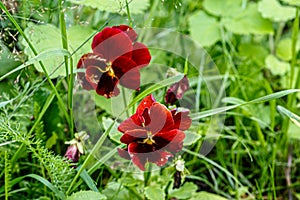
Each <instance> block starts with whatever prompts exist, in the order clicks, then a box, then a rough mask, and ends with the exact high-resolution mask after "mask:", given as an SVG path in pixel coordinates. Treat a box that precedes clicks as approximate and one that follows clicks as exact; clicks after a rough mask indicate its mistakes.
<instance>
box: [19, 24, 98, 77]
mask: <svg viewBox="0 0 300 200" xmlns="http://www.w3.org/2000/svg"><path fill="white" fill-rule="evenodd" d="M24 32H25V34H26V35H27V37H28V38H29V40H30V41H31V42H32V44H33V46H34V47H35V49H36V50H37V52H38V54H40V53H42V52H45V51H50V50H53V49H62V44H61V34H60V30H59V29H58V28H57V27H55V26H53V25H51V24H43V25H33V24H29V26H28V27H27V28H26V29H25V31H24ZM92 33H93V30H92V29H91V28H89V27H82V26H73V27H71V28H69V29H68V30H67V34H68V40H69V46H70V47H69V49H70V50H73V49H75V48H76V47H78V46H80V45H79V44H82V43H84V42H85V39H86V38H88V37H89V36H90V35H91V34H92ZM22 44H23V45H24V46H25V49H24V52H25V54H26V55H27V56H28V57H29V59H31V58H34V57H35V56H34V54H33V52H32V51H31V49H30V48H29V46H28V44H27V42H26V41H25V40H24V39H23V40H22ZM90 44H91V41H89V42H87V43H86V44H85V45H83V47H81V49H80V50H79V51H78V52H77V53H75V55H73V66H74V67H76V66H77V62H78V60H79V59H80V57H81V56H82V55H83V54H85V53H88V52H90V51H91V47H90ZM38 56H39V55H38ZM38 56H37V57H38ZM63 57H64V56H63V55H61V54H58V55H55V56H51V58H49V57H48V58H43V63H44V65H45V68H46V70H47V72H48V73H49V74H51V73H52V72H54V70H56V68H57V67H58V66H60V65H61V64H62V62H63V61H64V59H63ZM34 66H35V68H36V69H37V70H38V71H39V72H43V70H42V68H41V66H40V65H39V63H34ZM69 71H70V70H69ZM58 76H66V71H65V68H64V66H60V67H59V68H58V69H57V70H56V71H55V72H54V73H53V74H52V75H51V76H50V77H51V78H56V77H58Z"/></svg>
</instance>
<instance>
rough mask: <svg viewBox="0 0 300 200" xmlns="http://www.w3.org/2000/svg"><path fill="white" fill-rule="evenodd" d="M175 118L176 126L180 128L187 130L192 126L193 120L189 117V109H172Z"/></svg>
mask: <svg viewBox="0 0 300 200" xmlns="http://www.w3.org/2000/svg"><path fill="white" fill-rule="evenodd" d="M171 113H172V116H173V120H174V128H175V129H180V130H183V131H184V130H187V129H189V128H190V126H191V124H192V120H191V118H190V117H189V113H190V111H189V110H186V109H185V110H182V111H178V110H177V109H173V110H171Z"/></svg>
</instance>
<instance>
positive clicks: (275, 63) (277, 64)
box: [265, 54, 290, 75]
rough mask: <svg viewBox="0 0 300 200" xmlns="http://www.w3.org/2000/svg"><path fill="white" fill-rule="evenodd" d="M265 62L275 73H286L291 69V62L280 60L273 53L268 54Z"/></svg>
mask: <svg viewBox="0 0 300 200" xmlns="http://www.w3.org/2000/svg"><path fill="white" fill-rule="evenodd" d="M265 62H266V67H267V68H268V69H269V70H270V71H271V73H272V74H273V75H284V74H286V73H287V72H288V71H289V69H290V65H289V63H286V62H283V61H280V60H278V59H277V58H276V57H275V56H273V55H271V54H270V55H268V56H267V58H266V61H265Z"/></svg>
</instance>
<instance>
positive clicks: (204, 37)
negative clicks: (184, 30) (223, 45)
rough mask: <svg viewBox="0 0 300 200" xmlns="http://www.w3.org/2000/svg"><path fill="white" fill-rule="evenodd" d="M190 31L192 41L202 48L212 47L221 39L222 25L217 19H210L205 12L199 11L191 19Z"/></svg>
mask: <svg viewBox="0 0 300 200" xmlns="http://www.w3.org/2000/svg"><path fill="white" fill-rule="evenodd" d="M189 23H190V31H191V37H192V39H194V40H196V41H197V42H199V43H200V44H201V45H202V46H211V45H213V44H214V43H216V42H217V41H218V40H220V39H221V33H220V25H219V22H218V21H217V19H216V18H214V17H210V16H208V15H207V14H205V12H203V11H199V12H197V13H195V14H193V15H192V16H191V17H190V19H189Z"/></svg>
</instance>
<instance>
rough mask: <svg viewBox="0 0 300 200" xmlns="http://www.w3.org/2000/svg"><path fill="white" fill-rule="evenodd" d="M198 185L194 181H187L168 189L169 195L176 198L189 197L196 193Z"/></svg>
mask: <svg viewBox="0 0 300 200" xmlns="http://www.w3.org/2000/svg"><path fill="white" fill-rule="evenodd" d="M197 189H198V187H197V185H195V184H194V183H191V182H187V183H185V184H184V185H183V186H182V187H180V188H178V189H175V190H172V191H170V195H169V196H170V197H175V198H177V199H190V198H191V197H192V196H193V195H194V193H196V191H197Z"/></svg>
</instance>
